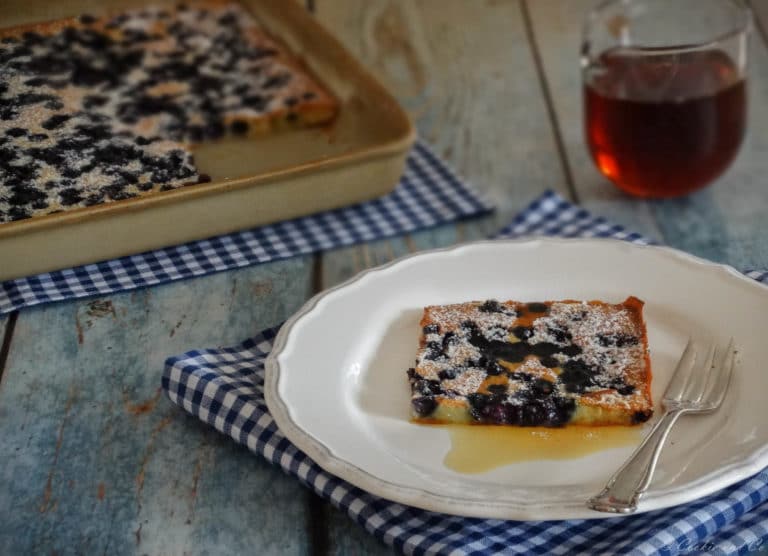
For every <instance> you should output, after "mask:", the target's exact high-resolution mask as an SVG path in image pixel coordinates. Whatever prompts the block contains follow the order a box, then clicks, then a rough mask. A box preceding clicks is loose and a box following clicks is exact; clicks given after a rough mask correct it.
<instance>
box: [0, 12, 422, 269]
mask: <svg viewBox="0 0 768 556" xmlns="http://www.w3.org/2000/svg"><path fill="white" fill-rule="evenodd" d="M163 3H167V2H162V1H156V0H149V1H147V0H145V1H144V2H138V1H131V0H112V1H108V2H107V1H99V0H81V1H77V0H76V1H71V2H57V1H56V0H45V1H40V2H29V1H28V0H5V1H4V2H0V28H3V27H12V26H16V25H21V24H24V23H33V22H38V21H47V20H52V19H59V18H63V17H69V16H75V15H79V14H81V13H93V14H98V13H103V12H104V11H112V10H114V9H125V8H130V7H136V6H140V5H142V4H145V5H146V4H153V5H159V4H163ZM241 3H242V4H243V5H244V6H245V7H246V8H247V9H249V10H250V11H251V13H252V14H253V15H254V16H255V17H256V18H257V19H258V20H259V21H261V22H262V23H263V24H264V26H265V27H266V28H267V29H268V30H269V31H270V32H271V33H272V34H273V35H274V36H276V37H277V38H279V39H280V40H281V41H283V42H284V43H285V44H286V45H287V46H288V47H289V48H290V49H291V50H292V51H293V52H294V53H295V54H296V55H298V57H299V58H301V59H302V60H303V61H304V63H305V64H306V65H307V67H308V68H309V69H310V70H311V71H312V72H313V73H315V75H318V76H320V78H321V79H322V81H323V82H324V83H325V84H326V86H327V87H328V88H330V89H331V91H332V92H333V93H334V94H335V95H336V97H337V98H338V99H339V101H340V103H341V108H340V111H339V116H338V117H337V119H336V121H335V122H334V123H333V124H332V125H331V126H330V127H328V128H325V129H322V128H321V129H309V130H291V131H285V132H282V133H277V134H274V135H270V136H267V137H263V138H259V139H253V140H247V141H242V140H240V141H231V142H223V143H218V144H215V145H212V146H209V147H206V148H205V149H204V150H201V151H200V152H198V153H196V155H195V158H196V160H197V162H198V167H199V168H200V171H201V172H206V173H208V174H210V175H211V176H212V177H213V181H212V182H210V183H207V184H199V185H193V186H188V187H182V188H180V189H176V190H173V191H167V192H162V193H154V194H151V195H147V196H145V197H141V198H137V199H128V200H125V201H117V202H113V203H108V204H103V205H97V206H93V207H87V208H79V209H75V210H71V211H67V212H62V213H58V214H51V215H46V216H42V217H36V218H31V219H27V220H20V221H16V222H9V223H4V224H0V280H7V279H11V278H18V277H21V276H28V275H32V274H37V273H40V272H47V271H51V270H56V269H62V268H69V267H72V266H76V265H81V264H86V263H91V262H96V261H100V260H106V259H111V258H115V257H120V256H124V255H129V254H134V253H140V252H142V251H148V250H151V249H157V248H160V247H164V246H168V245H176V244H180V243H184V242H187V241H192V240H196V239H203V238H207V237H212V236H216V235H220V234H225V233H229V232H233V231H236V230H242V229H247V228H252V227H255V226H260V225H263V224H268V223H271V222H276V221H279V220H285V219H289V218H295V217H298V216H303V215H307V214H311V213H314V212H319V211H324V210H329V209H333V208H337V207H340V206H344V205H349V204H353V203H356V202H360V201H365V200H369V199H373V198H376V197H379V196H381V195H384V194H386V193H388V192H390V191H391V190H392V189H394V187H395V186H396V185H397V182H398V180H399V178H400V176H401V174H402V172H403V169H404V166H405V160H406V157H407V154H408V151H409V149H410V147H411V145H412V144H413V141H414V139H415V131H414V128H413V125H412V123H411V122H410V120H409V119H408V116H407V115H406V114H405V112H404V111H403V109H402V108H401V107H400V106H399V105H398V103H397V102H396V101H395V99H394V98H393V97H392V96H391V95H390V94H389V93H387V91H386V90H385V89H384V88H383V87H382V86H381V85H380V84H379V82H378V81H376V79H374V78H373V77H372V76H371V75H370V74H369V73H368V72H367V71H366V70H365V69H363V67H362V66H361V65H360V64H359V63H358V62H357V61H356V60H355V59H354V58H353V57H352V56H351V55H350V54H349V53H348V52H347V51H346V50H345V49H344V47H343V46H342V45H341V44H340V43H339V42H338V41H337V40H336V39H335V38H334V37H333V36H332V35H331V34H330V33H328V31H326V30H325V29H324V28H323V27H321V26H320V24H318V23H317V21H315V19H314V18H313V17H312V15H310V14H309V13H307V12H306V11H305V10H304V8H303V7H301V6H300V5H298V4H296V3H295V2H290V1H285V0H241Z"/></svg>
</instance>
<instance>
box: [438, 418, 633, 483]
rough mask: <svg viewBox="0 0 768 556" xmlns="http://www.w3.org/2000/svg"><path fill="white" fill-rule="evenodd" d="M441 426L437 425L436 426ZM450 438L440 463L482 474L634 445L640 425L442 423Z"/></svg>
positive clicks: (470, 472)
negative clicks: (558, 425) (555, 426)
mask: <svg viewBox="0 0 768 556" xmlns="http://www.w3.org/2000/svg"><path fill="white" fill-rule="evenodd" d="M438 426H440V425H438ZM442 426H444V427H445V428H446V429H447V430H448V433H449V435H450V438H451V449H450V450H449V451H448V453H447V454H446V456H445V459H444V461H443V463H444V464H445V466H446V467H447V468H449V469H452V470H453V471H457V472H459V473H467V474H475V473H483V472H486V471H490V470H492V469H496V468H498V467H503V466H505V465H509V464H513V463H519V462H523V461H536V460H552V459H555V460H563V459H575V458H579V457H583V456H587V455H589V454H593V453H595V452H599V451H602V450H609V449H612V448H624V447H627V446H636V445H639V444H640V441H641V440H642V436H643V435H642V431H643V427H625V426H605V427H585V426H570V427H563V428H547V427H503V426H494V425H442Z"/></svg>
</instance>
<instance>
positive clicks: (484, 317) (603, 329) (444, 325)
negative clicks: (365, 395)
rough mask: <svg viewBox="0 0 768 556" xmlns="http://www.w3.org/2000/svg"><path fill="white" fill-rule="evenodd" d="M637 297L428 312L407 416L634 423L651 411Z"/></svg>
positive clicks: (437, 419)
mask: <svg viewBox="0 0 768 556" xmlns="http://www.w3.org/2000/svg"><path fill="white" fill-rule="evenodd" d="M642 311H643V302H642V301H640V300H639V299H637V298H635V297H629V298H627V299H626V300H625V301H624V302H623V303H619V304H609V303H605V302H602V301H574V300H565V301H545V302H540V303H523V302H519V301H503V302H499V301H495V300H489V301H485V302H477V301H474V302H468V303H459V304H453V305H435V306H429V307H426V308H425V309H424V314H423V317H422V319H421V323H420V326H421V327H422V330H421V337H420V341H419V350H418V354H417V358H416V366H415V367H413V368H411V369H408V379H409V382H410V385H411V392H412V397H411V414H412V417H413V420H414V421H416V422H422V423H465V424H466V423H470V424H472V423H475V424H498V425H519V426H545V427H561V426H564V425H568V424H579V425H634V424H638V423H642V422H644V421H647V420H648V419H649V418H650V417H651V415H652V414H653V404H652V401H651V389H650V387H651V367H650V359H649V357H648V337H647V333H646V329H645V323H644V321H643V314H642Z"/></svg>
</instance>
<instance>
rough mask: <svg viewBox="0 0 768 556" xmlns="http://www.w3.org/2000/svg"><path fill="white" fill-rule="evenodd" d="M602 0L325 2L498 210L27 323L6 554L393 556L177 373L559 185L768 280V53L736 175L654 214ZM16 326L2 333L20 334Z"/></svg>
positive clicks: (12, 373)
mask: <svg viewBox="0 0 768 556" xmlns="http://www.w3.org/2000/svg"><path fill="white" fill-rule="evenodd" d="M761 1H762V0H761ZM593 3H594V2H592V0H536V1H530V0H529V1H527V2H526V1H524V0H509V1H490V0H489V1H487V2H466V1H464V0H446V1H440V2H436V1H428V0H422V1H417V2H414V1H411V0H377V1H375V2H353V1H351V0H349V1H347V0H344V1H342V0H315V1H314V2H312V4H313V6H314V10H315V13H316V16H317V17H318V19H319V20H320V21H321V22H322V23H323V24H325V25H326V26H327V27H328V28H330V29H331V30H333V31H334V32H335V33H336V35H337V36H338V37H339V38H340V39H341V40H342V42H344V43H345V44H346V45H347V46H348V47H349V49H350V50H351V51H352V52H353V53H354V54H355V55H356V56H357V57H358V58H360V59H361V60H362V61H363V62H364V63H365V64H366V65H367V66H368V67H369V68H370V69H371V70H372V71H373V72H374V73H375V74H376V75H377V76H378V77H380V78H381V80H382V81H383V82H384V83H385V84H386V85H387V87H388V88H389V89H390V90H391V91H392V92H393V93H395V94H396V96H397V97H398V98H399V99H400V100H401V102H402V103H403V105H404V106H405V107H406V108H407V109H408V111H409V112H410V113H411V115H412V116H413V118H414V120H415V121H416V123H417V126H418V128H419V132H420V134H421V135H422V137H424V138H425V139H426V140H427V141H429V142H430V143H431V144H432V145H433V146H434V147H435V149H436V150H437V152H438V153H439V154H441V155H442V156H443V157H445V158H446V159H447V160H448V161H449V162H451V163H452V164H453V166H454V167H455V168H456V169H457V170H458V171H459V172H460V173H462V174H463V175H464V176H466V177H467V178H468V179H469V180H470V181H472V182H474V183H475V184H476V185H477V186H478V187H479V188H480V189H482V190H483V191H485V192H486V193H487V194H488V195H489V196H490V197H491V198H492V199H493V200H494V202H495V203H496V205H497V207H498V210H497V211H496V213H495V214H494V215H491V216H489V217H487V218H484V219H480V220H475V221H471V222H467V223H461V224H458V225H456V226H453V225H451V226H443V227H440V228H436V229H434V230H429V231H424V232H420V233H417V234H413V235H411V236H407V237H403V238H396V239H392V240H387V241H378V242H372V243H370V244H366V245H361V246H356V247H350V248H346V249H339V250H335V251H332V252H329V253H326V254H323V255H321V256H318V257H305V258H298V259H293V260H289V261H283V262H278V263H272V264H266V265H261V266H257V267H252V268H248V269H240V270H236V271H232V272H226V273H221V274H217V275H213V276H208V277H204V278H199V279H195V280H192V281H187V282H183V283H177V284H171V285H166V286H162V287H157V288H152V289H150V290H146V291H142V292H133V293H126V294H120V295H115V296H109V297H105V298H100V299H91V300H86V301H79V302H67V303H61V304H57V305H52V306H48V307H44V308H37V309H29V310H24V311H22V312H21V313H20V314H19V316H18V319H17V321H16V322H15V326H14V327H13V334H12V335H10V336H11V337H10V344H9V345H8V346H7V348H8V359H7V361H6V365H5V369H4V372H3V377H2V381H1V382H0V437H2V438H3V443H1V444H0V484H2V487H1V490H0V516H2V517H3V519H2V520H0V554H38V553H40V554H51V553H54V552H55V553H56V554H84V553H88V554H96V553H106V554H150V555H161V554H172V555H175V554H246V553H255V554H350V555H354V554H389V553H391V552H392V550H391V549H389V548H387V547H385V546H384V545H383V544H381V543H379V542H378V541H377V540H375V539H374V538H373V537H371V536H370V535H369V534H368V533H367V532H365V531H364V530H363V529H362V528H361V527H359V526H357V525H355V524H354V523H353V522H352V521H351V520H350V519H348V517H347V516H345V515H343V514H341V513H340V512H338V511H337V510H335V509H333V508H332V507H331V506H330V505H329V504H327V503H325V502H324V501H321V500H320V499H319V498H317V497H315V496H314V495H312V494H310V493H309V491H308V490H306V489H304V488H303V487H301V486H300V485H299V484H298V483H297V482H296V481H294V480H292V479H290V478H288V477H286V476H285V475H283V474H282V473H281V472H280V471H278V470H277V469H275V468H273V467H271V466H269V465H268V464H266V463H265V462H263V461H262V460H261V459H260V458H258V457H256V456H254V455H252V454H250V453H249V452H248V451H247V450H245V449H244V448H242V447H240V446H237V445H235V444H234V442H232V441H230V440H229V439H227V438H225V437H223V436H221V435H219V434H218V433H215V432H214V431H213V430H211V429H210V428H208V427H206V426H204V425H202V424H201V423H200V422H198V421H197V420H196V419H194V418H192V417H189V416H187V415H186V414H185V413H184V412H183V411H181V410H180V409H178V408H176V407H175V406H173V405H172V404H171V403H170V402H168V401H167V400H166V399H165V398H164V397H163V396H162V395H161V394H160V393H159V381H160V373H161V371H162V364H163V361H164V359H165V358H166V357H167V356H168V355H173V354H178V353H181V352H183V351H185V350H188V349H193V348H200V347H215V346H223V345H232V344H235V343H238V342H240V341H242V340H244V339H245V338H247V337H249V336H251V335H253V334H254V333H255V332H257V331H258V330H260V329H262V328H264V327H267V326H272V325H274V324H277V323H279V322H281V321H282V320H284V319H285V318H286V317H288V316H289V315H290V314H291V313H292V312H293V311H295V310H296V309H297V308H298V307H299V306H300V305H301V304H302V303H303V302H304V301H305V300H306V299H307V298H308V297H309V296H311V295H312V294H313V293H315V292H316V291H318V290H321V289H324V288H327V287H330V286H332V285H334V284H337V283H339V282H340V281H343V280H345V279H347V278H349V277H350V276H353V275H354V274H356V273H357V272H359V271H361V270H363V269H365V268H369V267H371V266H375V265H378V264H382V263H385V262H388V261H390V260H392V259H394V258H396V257H399V256H401V255H403V254H406V253H411V252H414V251H418V250H423V249H428V248H432V247H437V246H444V245H450V244H453V243H456V242H461V241H467V240H472V239H477V238H482V237H486V236H488V235H489V234H491V233H493V232H494V231H496V230H497V229H498V228H500V227H501V226H502V225H503V224H505V223H506V222H507V221H508V220H509V219H510V218H511V216H512V215H513V214H514V213H515V212H516V211H518V210H520V209H521V208H522V207H523V206H524V205H525V204H526V203H527V202H528V201H529V200H531V199H532V198H534V197H535V196H537V195H538V194H540V193H541V192H542V191H543V190H544V189H547V188H551V189H555V190H558V191H560V192H561V193H562V194H564V195H566V196H574V195H575V198H576V199H578V200H579V201H580V202H581V203H583V204H584V205H585V206H587V207H589V208H590V209H593V210H595V211H597V212H599V213H601V214H603V215H605V216H607V217H609V218H612V219H614V220H616V221H617V222H621V223H624V224H626V225H627V226H629V227H631V228H633V229H636V230H639V231H642V232H644V233H647V234H649V235H651V236H653V237H656V238H658V239H662V240H663V241H665V242H668V243H670V244H672V245H675V246H678V247H681V248H683V249H687V250H690V251H692V252H695V253H697V254H700V255H703V256H705V257H708V258H712V259H715V260H720V261H725V262H730V263H732V264H734V265H737V266H739V267H768V242H766V241H765V239H764V238H765V237H766V236H767V235H768V227H767V221H766V219H765V218H764V217H763V214H765V212H766V209H768V184H766V180H765V176H766V175H768V172H767V170H768V168H767V167H766V165H767V164H768V144H767V143H766V142H767V141H768V139H766V138H765V134H764V133H762V130H763V129H764V128H765V127H766V124H768V120H767V118H768V108H766V105H768V103H766V102H765V100H768V73H766V72H768V56H767V55H766V50H765V46H764V43H763V42H762V40H761V38H760V37H759V36H757V37H755V38H756V39H757V40H754V41H753V46H754V50H753V65H752V76H751V85H750V87H751V91H750V92H751V94H752V102H751V112H750V134H749V138H748V140H747V142H746V143H745V146H744V149H743V150H742V153H741V155H740V157H739V159H738V161H737V162H736V164H734V166H733V168H732V169H731V170H730V171H729V172H728V174H727V175H726V176H724V177H723V178H722V179H721V180H720V181H719V182H718V183H717V184H715V185H714V186H713V187H711V188H708V189H707V190H705V191H703V192H701V193H698V194H696V195H693V196H691V197H689V198H686V199H683V200H677V201H665V202H645V201H637V200H634V199H630V198H628V197H626V196H625V195H623V194H621V193H619V192H618V191H617V190H615V189H614V188H613V187H612V186H610V185H609V184H607V183H606V182H605V181H604V180H603V179H602V178H601V177H600V176H599V174H598V173H597V172H596V170H595V169H594V167H593V166H592V163H591V161H590V160H589V159H588V157H587V155H586V150H585V147H584V144H583V139H582V135H583V132H582V125H581V98H580V86H581V85H580V80H579V72H578V59H577V57H578V42H579V32H580V21H581V18H582V16H583V14H584V12H585V10H586V9H587V8H588V7H589V6H590V5H592V4H593ZM767 11H768V10H767ZM544 86H546V87H547V89H548V91H549V93H550V97H551V105H548V99H547V97H546V95H545V94H544ZM550 110H551V113H552V114H553V115H554V118H555V119H556V121H554V122H553V121H552V119H551V118H550ZM558 133H559V134H560V138H561V139H562V143H563V146H564V154H565V157H564V158H560V156H559V153H558V148H557V139H558V136H557V134H558ZM569 176H570V177H571V179H572V183H571V184H569V183H568V178H569ZM7 322H8V319H7V318H6V319H0V337H2V335H3V329H4V326H5V325H6V323H7Z"/></svg>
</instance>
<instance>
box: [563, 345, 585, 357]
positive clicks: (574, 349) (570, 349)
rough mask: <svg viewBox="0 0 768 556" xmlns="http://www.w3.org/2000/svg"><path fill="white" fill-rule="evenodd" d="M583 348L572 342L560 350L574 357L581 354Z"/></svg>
mask: <svg viewBox="0 0 768 556" xmlns="http://www.w3.org/2000/svg"><path fill="white" fill-rule="evenodd" d="M581 351H582V350H581V348H580V347H579V346H577V345H576V344H571V345H569V346H565V347H564V348H562V349H561V350H560V353H562V354H563V355H567V356H568V357H574V356H576V355H579V354H580V353H581Z"/></svg>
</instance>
